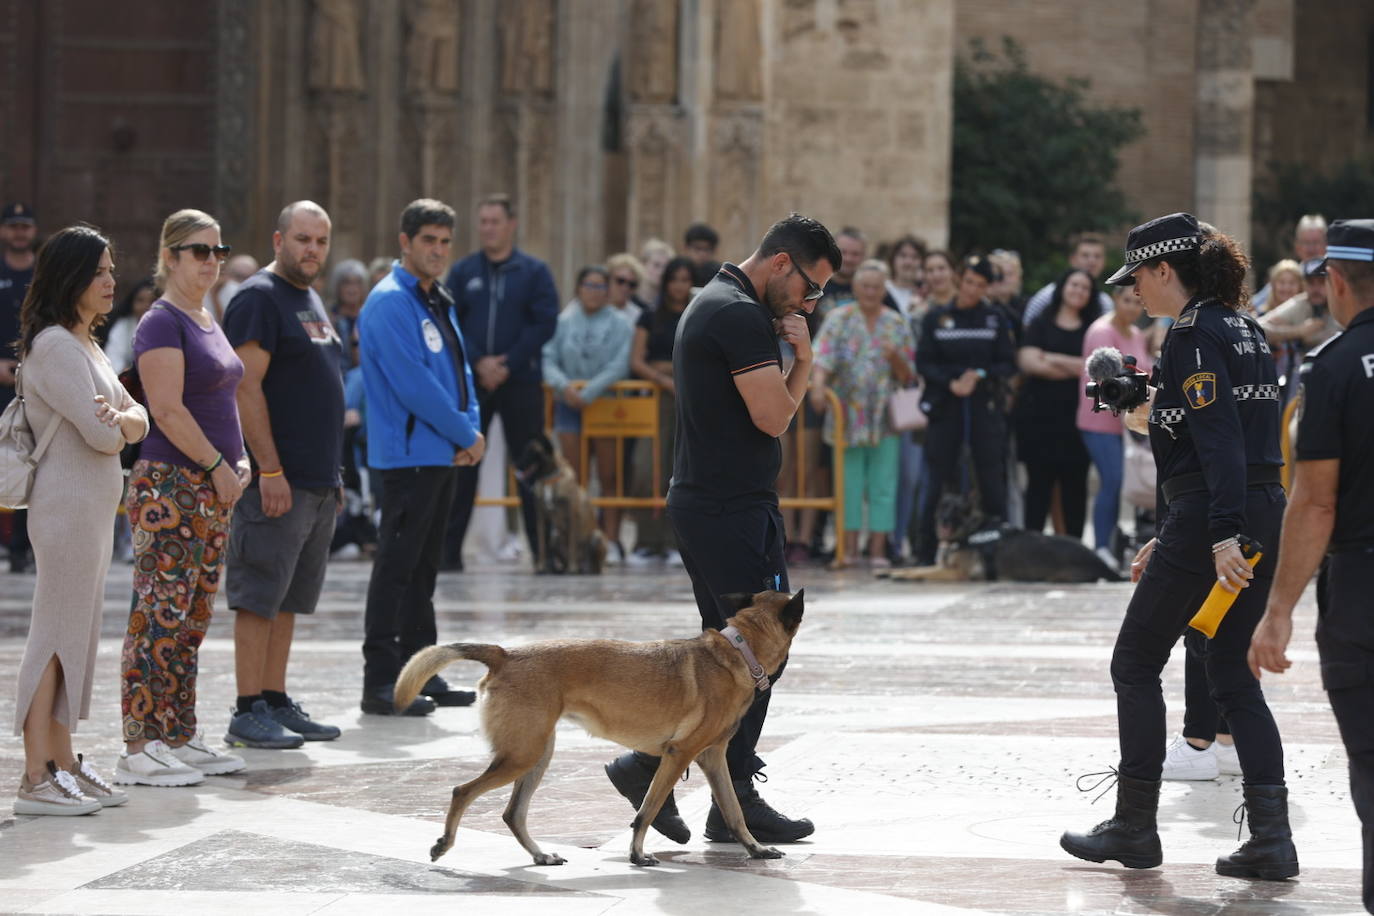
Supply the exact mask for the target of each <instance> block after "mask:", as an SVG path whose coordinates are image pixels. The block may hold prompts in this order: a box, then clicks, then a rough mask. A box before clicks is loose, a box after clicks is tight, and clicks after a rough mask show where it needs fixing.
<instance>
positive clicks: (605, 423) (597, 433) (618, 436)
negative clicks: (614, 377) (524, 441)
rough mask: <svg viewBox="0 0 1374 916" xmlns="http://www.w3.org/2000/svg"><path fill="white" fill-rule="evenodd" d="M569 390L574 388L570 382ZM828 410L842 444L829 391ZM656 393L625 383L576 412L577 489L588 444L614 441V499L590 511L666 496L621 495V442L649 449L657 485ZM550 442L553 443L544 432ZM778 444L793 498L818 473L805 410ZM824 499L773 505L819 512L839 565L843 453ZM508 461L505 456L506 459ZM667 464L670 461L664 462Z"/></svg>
mask: <svg viewBox="0 0 1374 916" xmlns="http://www.w3.org/2000/svg"><path fill="white" fill-rule="evenodd" d="M573 384H574V385H580V384H581V383H579V382H574V383H573ZM553 397H554V395H553V390H552V389H551V388H548V387H547V386H546V387H545V388H544V429H545V430H546V431H547V430H552V429H553ZM826 397H827V398H828V399H829V402H830V410H831V411H832V415H833V416H834V417H835V441H836V442H844V410H843V405H842V404H841V403H840V400H839V398H837V397H836V396H835V393H834V392H833V391H829V390H827V391H826ZM658 413H659V387H658V386H657V385H655V384H653V383H652V382H643V381H633V380H627V381H623V382H616V383H615V384H614V385H612V386H611V387H610V388H609V389H607V392H606V394H605V395H603V396H602V397H599V398H597V399H596V400H595V401H593V402H592V403H590V404H588V405H587V406H586V407H585V408H583V410H582V436H581V459H582V460H581V465H580V467H581V473H580V475H579V476H580V478H581V479H580V481H579V482H580V483H581V484H582V486H583V487H584V488H585V487H586V486H587V483H588V481H589V479H590V468H589V465H590V464H591V462H590V461H589V456H590V450H591V440H592V439H614V440H615V465H616V467H615V493H614V494H613V495H606V494H602V495H600V496H597V497H595V498H593V499H592V505H594V506H598V507H603V506H605V507H611V508H621V509H661V508H663V506H664V501H665V498H666V496H667V494H666V493H661V494H657V495H653V496H626V495H625V485H626V480H625V477H626V475H625V440H626V439H648V440H649V441H650V442H651V443H652V445H651V448H652V449H653V460H652V463H651V466H652V468H653V478H652V479H653V480H655V481H657V480H660V479H661V477H662V475H661V474H660V469H661V468H662V466H663V461H664V455H663V454H662V439H661V437H660V436H659V428H658ZM549 435H550V438H553V435H552V433H551V432H550V434H549ZM784 442H785V444H787V445H790V446H791V447H792V448H794V449H795V450H796V451H795V454H794V455H793V456H792V457H793V461H792V466H793V468H794V469H795V473H796V492H797V493H799V494H805V493H806V492H807V480H808V475H809V474H811V473H813V472H818V471H817V470H816V469H814V468H811V467H808V462H806V461H805V460H804V459H805V457H806V455H805V442H806V406H805V405H802V407H800V408H798V410H797V418H796V423H795V425H794V427H793V428H792V429H790V430H789V431H788V432H787V434H785V436H784ZM833 455H834V457H833V459H832V463H831V487H830V490H831V495H830V496H810V497H808V496H805V495H800V496H783V497H780V498H779V500H778V504H779V505H780V506H781V507H782V508H784V509H825V510H828V511H829V512H830V513H831V517H832V518H833V520H834V525H835V560H836V561H837V562H839V563H843V562H844V559H845V556H844V534H845V529H844V449H843V448H842V447H837V448H835V449H834V450H833ZM508 457H509V456H508ZM669 460H671V456H669ZM517 488H518V484H517V483H516V480H515V474H514V472H509V471H508V472H507V474H506V492H505V494H504V495H502V496H495V497H478V499H477V503H476V504H477V505H479V506H518V505H519V504H520V498H519V496H517V495H516V494H517V492H518V489H517Z"/></svg>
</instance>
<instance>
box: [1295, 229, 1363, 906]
mask: <svg viewBox="0 0 1374 916" xmlns="http://www.w3.org/2000/svg"><path fill="white" fill-rule="evenodd" d="M1337 227H1338V223H1332V225H1331V228H1330V230H1329V233H1328V241H1329V242H1332V243H1333V244H1334V240H1335V239H1336V238H1337V236H1338V233H1337ZM1370 236H1371V239H1370V242H1374V224H1371V227H1370ZM1370 242H1366V244H1369V243H1370ZM1328 256H1329V257H1334V254H1332V250H1331V249H1329V250H1328ZM1301 378H1302V382H1301V384H1302V408H1301V410H1302V416H1301V419H1300V420H1299V421H1298V441H1297V459H1298V460H1299V461H1322V460H1330V459H1332V458H1338V459H1340V478H1339V483H1338V485H1337V499H1336V520H1335V527H1334V528H1333V530H1332V532H1331V542H1330V546H1329V548H1328V554H1327V558H1326V562H1325V563H1324V564H1323V566H1322V571H1321V575H1320V576H1319V577H1318V579H1317V612H1318V616H1317V649H1318V651H1319V652H1320V653H1321V666H1322V686H1323V687H1324V688H1326V695H1327V697H1329V698H1330V700H1331V709H1332V711H1333V712H1334V713H1335V714H1336V722H1337V724H1338V725H1339V726H1340V731H1341V740H1342V741H1343V742H1344V743H1345V749H1346V754H1347V756H1348V757H1349V758H1350V794H1351V797H1352V799H1353V801H1354V802H1355V811H1356V813H1358V814H1359V816H1360V822H1361V824H1363V835H1364V905H1365V909H1367V910H1369V911H1370V912H1371V913H1374V727H1371V725H1370V715H1371V712H1374V606H1372V605H1371V603H1370V598H1369V596H1370V595H1371V594H1374V466H1371V464H1370V461H1369V456H1370V455H1372V454H1374V422H1371V418H1374V308H1369V309H1365V310H1364V311H1362V312H1360V313H1359V314H1358V315H1356V316H1355V318H1354V319H1353V320H1352V321H1351V322H1350V326H1349V327H1348V328H1346V330H1345V331H1344V332H1343V333H1342V334H1340V335H1338V336H1336V337H1333V338H1332V339H1331V340H1329V341H1327V342H1326V343H1325V344H1323V345H1322V346H1320V347H1318V348H1317V349H1316V350H1314V351H1312V352H1311V353H1309V354H1308V355H1307V359H1306V362H1305V363H1304V365H1303V369H1302V375H1301Z"/></svg>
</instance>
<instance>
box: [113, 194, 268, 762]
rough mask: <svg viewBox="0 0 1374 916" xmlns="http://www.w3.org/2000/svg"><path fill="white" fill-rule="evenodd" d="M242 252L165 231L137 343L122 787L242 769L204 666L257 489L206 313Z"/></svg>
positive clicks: (203, 233) (201, 229)
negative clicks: (229, 543)
mask: <svg viewBox="0 0 1374 916" xmlns="http://www.w3.org/2000/svg"><path fill="white" fill-rule="evenodd" d="M228 257H229V246H228V245H224V244H222V243H221V241H220V234H219V224H218V223H217V222H215V219H214V218H213V217H211V216H210V215H209V214H206V213H202V212H201V211H199V210H179V211H177V212H176V213H173V214H172V215H171V216H169V217H167V221H166V222H165V223H163V225H162V245H161V247H160V250H159V252H158V259H157V265H156V267H155V270H154V279H155V281H156V283H157V285H158V287H159V288H160V289H161V290H162V297H161V298H160V299H158V301H157V302H155V303H153V306H152V308H150V309H149V310H148V312H147V314H146V315H144V316H143V320H142V321H141V322H139V325H138V330H137V331H135V332H134V357H135V360H136V365H137V368H138V373H139V377H140V381H141V382H142V385H143V390H144V392H145V394H146V395H147V402H148V409H149V412H150V413H151V414H152V419H153V428H152V430H151V431H150V432H149V433H148V438H147V439H146V440H144V443H143V447H142V450H141V453H140V456H139V460H138V461H137V462H136V463H135V464H134V466H133V470H132V471H131V472H130V474H129V487H128V496H127V497H126V506H127V508H128V512H129V521H130V524H131V525H132V526H133V530H134V607H133V609H132V611H131V612H130V614H129V629H128V633H127V634H126V636H125V638H124V652H123V656H122V658H121V672H122V674H121V681H122V683H121V696H120V702H121V706H122V710H123V716H124V742H125V745H126V750H125V753H124V754H122V755H121V756H120V758H119V764H118V765H117V766H116V768H115V776H114V779H115V782H118V783H122V784H125V785H148V786H187V785H193V784H195V783H198V782H201V781H202V780H203V779H204V778H205V776H206V775H207V774H210V775H216V774H222V773H232V772H235V771H236V770H241V769H243V766H244V763H243V760H241V759H240V758H238V757H235V756H233V755H230V754H224V753H221V752H219V751H215V750H212V749H211V748H209V747H207V746H206V745H205V743H204V741H203V740H202V738H201V735H200V733H199V730H198V728H197V722H196V662H197V659H196V655H197V650H198V649H199V648H200V643H201V640H203V639H204V638H205V631H206V629H207V628H208V627H209V625H210V613H211V610H212V608H213V605H214V601H215V593H216V592H217V591H218V590H219V581H220V573H221V571H222V569H223V560H224V548H225V545H226V540H227V538H226V535H227V531H228V527H229V516H230V512H231V511H232V510H233V508H234V503H236V502H237V501H238V499H239V496H241V495H242V493H243V487H244V485H245V484H246V483H247V481H248V474H249V470H248V459H247V457H246V456H245V454H244V449H243V433H242V432H241V430H240V429H239V415H238V406H237V405H236V403H235V401H234V392H235V390H236V389H237V388H238V383H239V379H240V378H242V377H243V363H242V362H240V361H239V358H238V356H237V355H236V354H235V353H234V348H233V347H232V346H231V345H230V344H229V341H228V339H226V338H225V336H224V332H223V331H222V330H220V327H219V325H218V324H216V323H215V320H214V317H213V316H212V315H211V314H210V313H209V312H208V311H207V310H206V309H205V308H204V306H203V305H202V303H203V302H204V299H205V293H206V292H207V291H208V290H209V289H210V288H211V287H212V286H213V285H214V283H215V280H216V279H217V278H218V277H219V271H220V265H221V264H223V263H224V261H225V260H227V259H228Z"/></svg>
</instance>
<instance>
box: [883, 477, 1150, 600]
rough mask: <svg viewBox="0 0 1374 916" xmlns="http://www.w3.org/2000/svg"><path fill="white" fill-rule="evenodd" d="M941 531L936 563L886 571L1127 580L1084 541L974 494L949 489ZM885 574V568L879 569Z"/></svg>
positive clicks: (963, 577)
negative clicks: (995, 507) (998, 510)
mask: <svg viewBox="0 0 1374 916" xmlns="http://www.w3.org/2000/svg"><path fill="white" fill-rule="evenodd" d="M936 527H937V530H938V533H939V536H940V554H939V560H938V562H937V563H936V565H934V566H913V567H909V568H906V569H893V570H890V571H885V573H886V577H887V578H892V579H905V580H910V581H919V582H976V581H985V582H995V581H997V580H999V579H1004V580H1011V581H1017V582H1096V581H1097V580H1098V579H1106V580H1107V581H1108V582H1121V581H1123V578H1122V576H1121V575H1120V573H1118V572H1116V570H1114V569H1112V568H1111V567H1109V566H1108V565H1107V564H1106V563H1104V562H1102V558H1101V557H1099V556H1098V555H1097V554H1095V553H1093V552H1092V551H1091V550H1089V549H1088V547H1087V546H1086V545H1085V544H1083V542H1081V541H1077V540H1074V539H1073V538H1067V537H1061V536H1059V535H1055V534H1040V533H1039V532H1035V531H1025V530H1023V529H1021V528H1013V527H1011V526H1010V525H1006V524H1003V523H1002V521H1001V520H1000V519H996V518H988V517H987V516H985V515H983V513H982V511H981V510H980V509H979V508H978V507H977V505H976V504H975V503H974V501H973V499H972V498H971V497H969V496H964V495H960V494H956V493H947V494H945V496H943V497H942V498H941V499H940V505H939V507H938V509H937V510H936ZM879 575H880V576H881V575H884V573H879Z"/></svg>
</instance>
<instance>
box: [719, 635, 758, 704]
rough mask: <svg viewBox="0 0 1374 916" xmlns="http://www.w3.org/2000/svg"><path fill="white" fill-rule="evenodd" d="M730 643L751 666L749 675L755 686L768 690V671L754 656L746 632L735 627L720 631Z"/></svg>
mask: <svg viewBox="0 0 1374 916" xmlns="http://www.w3.org/2000/svg"><path fill="white" fill-rule="evenodd" d="M720 635H721V636H724V637H725V638H726V640H727V641H729V643H730V645H732V646H734V647H735V648H736V649H738V650H739V654H740V655H742V656H744V663H745V664H746V665H748V666H749V676H750V677H752V678H753V679H754V687H755V688H757V689H758V690H767V689H768V687H769V681H768V673H767V672H766V671H764V670H763V666H762V665H760V664H759V660H758V659H757V658H755V657H754V650H753V649H751V648H749V643H748V642H747V641H746V640H745V638H744V634H743V633H741V632H740V631H739V630H737V629H735V628H734V627H726V628H725V629H723V630H721V631H720Z"/></svg>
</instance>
